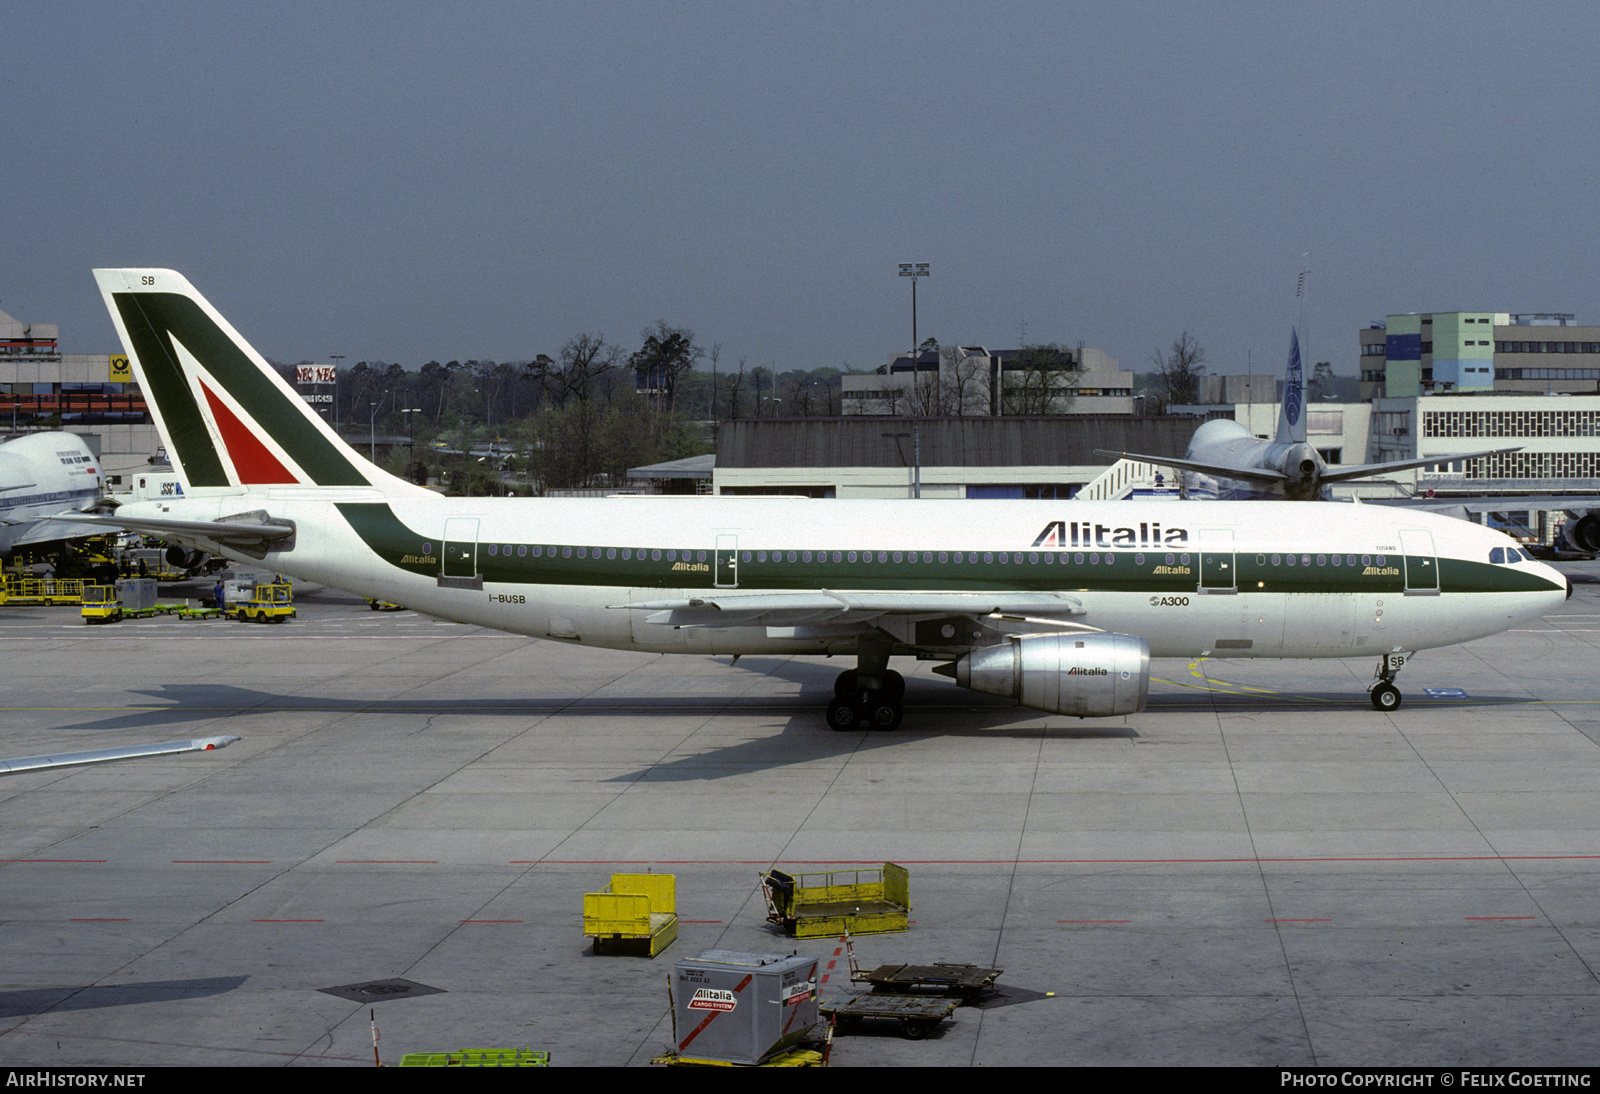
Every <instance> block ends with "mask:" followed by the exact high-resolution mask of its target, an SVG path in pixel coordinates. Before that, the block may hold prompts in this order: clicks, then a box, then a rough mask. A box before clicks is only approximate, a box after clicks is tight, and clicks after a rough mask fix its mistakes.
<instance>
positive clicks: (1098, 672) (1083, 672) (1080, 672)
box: [1067, 668, 1106, 676]
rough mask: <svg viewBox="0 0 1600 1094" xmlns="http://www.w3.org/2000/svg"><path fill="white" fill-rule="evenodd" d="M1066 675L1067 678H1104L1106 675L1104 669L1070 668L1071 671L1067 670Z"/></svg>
mask: <svg viewBox="0 0 1600 1094" xmlns="http://www.w3.org/2000/svg"><path fill="white" fill-rule="evenodd" d="M1067 675H1068V676H1104V675H1106V670H1105V669H1083V668H1071V669H1068V670H1067Z"/></svg>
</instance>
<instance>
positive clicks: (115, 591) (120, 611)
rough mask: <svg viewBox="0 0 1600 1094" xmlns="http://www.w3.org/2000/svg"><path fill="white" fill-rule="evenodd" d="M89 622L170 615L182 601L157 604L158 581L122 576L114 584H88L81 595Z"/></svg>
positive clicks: (83, 612) (84, 616)
mask: <svg viewBox="0 0 1600 1094" xmlns="http://www.w3.org/2000/svg"><path fill="white" fill-rule="evenodd" d="M81 600H82V603H83V611H82V615H83V621H84V622H85V623H116V622H119V621H121V620H123V619H148V618H150V617H151V616H156V615H168V614H171V613H172V612H173V611H174V610H175V609H178V608H181V607H182V605H181V604H157V603H156V582H155V579H154V578H148V577H125V578H119V579H118V580H117V582H116V584H114V585H85V586H84V587H83V593H82V596H81Z"/></svg>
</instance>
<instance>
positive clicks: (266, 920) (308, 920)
mask: <svg viewBox="0 0 1600 1094" xmlns="http://www.w3.org/2000/svg"><path fill="white" fill-rule="evenodd" d="M250 922H252V923H326V922H327V920H326V919H252V920H251V921H250Z"/></svg>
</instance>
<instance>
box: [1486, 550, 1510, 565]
mask: <svg viewBox="0 0 1600 1094" xmlns="http://www.w3.org/2000/svg"><path fill="white" fill-rule="evenodd" d="M1505 560H1506V549H1505V548H1504V547H1496V548H1495V549H1494V550H1492V551H1490V552H1489V561H1490V562H1495V563H1500V562H1504V561H1505Z"/></svg>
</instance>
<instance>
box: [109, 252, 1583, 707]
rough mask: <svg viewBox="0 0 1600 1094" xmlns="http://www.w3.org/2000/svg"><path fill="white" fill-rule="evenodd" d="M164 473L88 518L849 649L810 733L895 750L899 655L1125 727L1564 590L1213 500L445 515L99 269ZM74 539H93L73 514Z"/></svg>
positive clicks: (1377, 537)
mask: <svg viewBox="0 0 1600 1094" xmlns="http://www.w3.org/2000/svg"><path fill="white" fill-rule="evenodd" d="M96 277H97V278H98V280H99V283H100V287H101V291H102V293H103V294H104V296H105V299H106V304H107V307H108V308H109V309H110V312H111V315H112V318H113V320H114V321H115V322H116V325H117V330H118V333H119V335H120V336H121V337H122V339H123V344H124V346H125V347H126V348H127V350H128V355H129V358H130V362H131V364H132V366H133V369H134V372H135V374H136V376H137V378H138V380H139V382H140V384H141V385H142V386H143V388H144V390H145V391H146V393H147V395H148V397H149V398H150V402H151V404H152V407H153V408H154V412H155V414H156V420H157V425H158V426H159V428H160V430H161V432H162V435H163V438H164V439H165V440H166V442H167V447H168V451H169V452H170V453H171V454H172V456H173V458H174V461H175V462H176V464H177V466H178V467H179V468H180V469H181V473H182V474H183V476H184V478H185V493H184V496H183V497H181V498H177V497H174V498H170V499H169V498H163V499H159V500H155V501H149V502H137V503H130V504H127V505H124V506H122V507H121V508H120V509H119V510H118V511H117V513H116V514H115V515H114V516H112V517H108V518H99V519H102V520H105V521H108V522H113V523H117V524H120V525H122V526H124V527H130V528H135V529H138V530H141V531H145V532H149V533H152V534H155V535H159V536H162V537H164V538H167V539H169V540H171V541H173V542H176V543H179V544H183V545H184V546H189V547H196V548H200V549H205V550H212V551H217V552H220V553H222V554H225V555H228V556H229V557H233V558H244V559H252V560H256V561H258V562H264V563H265V564H267V565H269V566H271V567H272V568H274V569H276V570H279V571H281V572H282V573H285V574H289V575H292V576H294V577H297V578H301V579H305V580H310V581H316V582H319V583H322V584H325V585H330V586H333V587H335V588H341V589H347V590H349V591H351V592H354V593H358V594H360V595H362V596H366V597H371V598H374V599H380V600H388V601H392V602H395V603H403V604H406V605H409V606H410V607H413V608H415V609H417V610H419V611H422V612H426V613H427V614H430V615H434V616H438V617H440V618H445V619H453V620H458V621H461V622H466V623H474V624H479V625H482V626H487V627H494V628H497V629H500V630H504V631H508V632H511V633H515V634H525V635H532V636H535V637H540V638H547V639H552V640H556V641H564V642H569V643H577V644H583V645H590V646H601V647H609V648H615V649H629V650H641V651H650V652H659V653H698V654H736V655H737V654H756V653H776V654H784V655H796V654H815V655H823V654H830V655H831V654H844V655H850V654H853V655H854V656H855V658H856V666H855V667H854V668H852V669H847V670H846V671H844V672H842V673H840V674H839V677H838V679H837V680H836V681H835V684H834V697H833V699H832V701H831V702H830V703H829V704H828V722H829V724H830V725H831V726H832V727H833V728H835V729H840V730H845V729H854V728H858V727H861V726H868V727H876V728H883V729H892V728H894V727H896V726H898V725H899V724H900V722H901V719H902V717H903V713H904V711H903V702H902V698H903V694H904V690H905V682H904V680H903V678H902V677H901V676H900V674H899V673H897V672H895V671H893V670H892V669H890V668H889V662H890V659H891V658H892V657H896V656H915V657H917V658H919V659H924V660H933V661H939V662H942V663H943V664H941V665H940V666H939V668H938V669H937V671H938V672H940V673H941V674H943V675H946V676H949V677H952V678H953V679H954V680H955V682H956V683H957V684H958V685H960V686H963V687H967V688H970V689H972V690H976V691H982V692H985V693H989V694H994V695H1000V696H1005V697H1009V698H1011V699H1014V700H1016V701H1017V702H1019V703H1021V704H1023V705H1025V706H1029V707H1033V708H1036V709H1039V710H1044V711H1049V712H1054V713H1061V714H1068V715H1075V716H1079V717H1090V716H1103V715H1124V714H1130V713H1134V712H1137V711H1140V710H1142V709H1144V706H1145V701H1146V696H1147V694H1148V689H1149V683H1150V659H1151V657H1153V656H1154V657H1196V656H1206V655H1209V654H1213V653H1216V654H1219V655H1225V656H1234V657H1270V658H1280V657H1291V658H1292V657H1368V658H1372V657H1376V658H1377V659H1378V672H1377V680H1376V682H1375V683H1374V684H1373V686H1372V688H1371V689H1369V690H1370V694H1371V697H1372V701H1373V704H1374V705H1375V706H1376V707H1378V708H1379V709H1381V710H1392V709H1394V708H1395V707H1397V706H1398V705H1399V703H1400V693H1399V691H1398V690H1397V689H1396V688H1395V687H1394V684H1393V679H1394V674H1395V673H1396V672H1397V671H1398V670H1399V667H1400V666H1401V665H1402V664H1404V663H1405V660H1406V658H1407V657H1408V656H1409V655H1410V653H1411V652H1412V651H1415V650H1419V649H1426V648H1430V647H1434V646H1440V645H1448V644H1451V643H1455V642H1462V641H1466V640H1468V639H1471V638H1477V637H1481V636H1484V635H1488V634H1493V633H1496V632H1498V631H1501V630H1504V629H1506V628H1507V627H1512V626H1516V625H1518V624H1519V623H1521V622H1522V621H1525V620H1527V619H1531V618H1535V617H1537V616H1538V615H1539V614H1540V613H1541V612H1543V611H1545V610H1546V609H1548V608H1549V607H1551V606H1554V605H1556V604H1559V603H1560V602H1561V600H1562V598H1563V597H1564V596H1565V595H1567V594H1568V592H1569V587H1568V585H1567V583H1566V581H1565V579H1564V578H1563V577H1562V576H1561V575H1560V574H1558V573H1556V572H1555V571H1554V570H1552V569H1550V568H1549V567H1547V566H1544V565H1542V564H1540V563H1536V562H1533V561H1532V560H1529V559H1527V558H1525V557H1524V556H1523V555H1522V554H1521V553H1520V552H1518V551H1516V550H1514V549H1511V548H1512V544H1511V541H1510V540H1509V539H1507V537H1505V536H1503V535H1501V534H1499V533H1497V532H1491V531H1488V530H1485V529H1482V528H1478V527H1476V526H1473V525H1470V524H1464V523H1462V522H1459V521H1455V520H1450V519H1448V518H1439V517H1434V516H1430V515H1426V514H1414V513H1401V512H1396V511H1393V510H1383V509H1378V508H1376V507H1369V506H1362V507H1359V509H1356V511H1354V512H1352V511H1350V508H1354V507H1339V508H1335V507H1332V506H1321V505H1299V506H1293V507H1283V508H1274V509H1272V510H1270V515H1269V510H1267V509H1264V508H1263V507H1261V506H1258V505H1247V504H1233V503H1228V502H1214V503H1206V504H1195V505H1192V506H1191V505H1182V506H1177V507H1174V506H1173V505H1171V504H1170V503H1169V504H1164V505H1163V504H1148V505H1146V504H1142V503H1137V502H1107V503H1077V502H1067V503H1058V502H1037V501H977V500H973V501H910V500H907V501H827V502H820V501H810V500H800V499H783V498H718V497H712V498H629V499H576V498H574V499H517V498H447V497H440V496H438V495H435V494H433V493H431V492H428V491H425V490H422V489H421V488H419V487H416V486H414V485H412V484H411V483H407V482H404V481H402V480H400V479H397V478H395V477H394V476H392V475H388V474H385V473H384V472H383V471H381V470H379V469H377V468H375V467H373V466H372V465H371V464H369V463H367V462H366V461H365V460H363V459H362V458H361V457H360V455H359V454H357V453H356V452H355V451H353V450H352V449H351V448H350V447H349V446H347V445H345V444H343V443H342V442H341V441H340V440H339V439H338V438H337V437H336V436H334V435H333V433H332V432H331V431H330V430H329V429H328V428H327V427H326V425H324V424H323V422H322V421H321V420H320V419H319V418H318V416H317V415H316V414H315V413H314V412H313V411H312V410H311V409H310V408H309V407H307V406H306V405H305V404H304V403H303V402H301V401H300V400H299V399H298V398H296V397H295V395H294V393H293V392H292V391H291V390H290V389H289V388H288V385H286V384H284V383H283V381H282V380H281V379H280V378H279V377H278V376H277V375H276V374H274V373H273V371H272V370H271V368H269V367H268V366H267V364H266V362H265V361H264V360H263V359H262V357H261V356H260V355H259V354H258V353H256V352H255V350H253V349H252V348H251V347H250V346H249V344H248V343H246V342H245V341H244V339H243V338H241V337H240V336H239V334H238V333H237V332H236V331H235V330H234V329H233V328H232V327H231V326H230V325H228V323H227V321H226V320H224V319H223V318H222V317H221V315H219V314H218V313H217V311H216V310H215V309H214V308H212V307H211V305H210V304H209V303H207V302H206V300H205V299H204V298H203V297H201V296H200V294H199V293H198V292H196V291H195V289H194V288H193V287H192V286H191V285H190V284H189V283H188V282H187V281H185V280H184V279H183V278H182V277H181V276H179V275H178V274H176V273H173V272H172V271H170V270H157V269H129V270H97V271H96ZM81 519H87V520H93V519H96V518H81Z"/></svg>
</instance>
